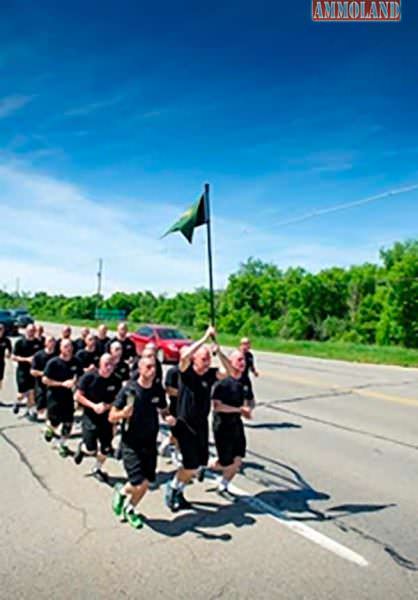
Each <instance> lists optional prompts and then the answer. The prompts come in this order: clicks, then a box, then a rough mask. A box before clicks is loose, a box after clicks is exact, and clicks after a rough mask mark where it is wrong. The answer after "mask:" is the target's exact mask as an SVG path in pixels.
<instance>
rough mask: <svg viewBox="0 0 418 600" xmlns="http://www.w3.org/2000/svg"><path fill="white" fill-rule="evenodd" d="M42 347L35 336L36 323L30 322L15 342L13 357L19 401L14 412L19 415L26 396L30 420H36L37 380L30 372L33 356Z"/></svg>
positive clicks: (27, 414)
mask: <svg viewBox="0 0 418 600" xmlns="http://www.w3.org/2000/svg"><path fill="white" fill-rule="evenodd" d="M40 349H41V342H40V341H39V340H37V339H36V337H35V325H33V324H30V325H28V326H27V327H26V329H25V335H24V336H23V337H21V338H19V339H18V340H17V341H16V342H15V346H14V349H13V355H12V358H13V360H14V361H15V362H17V369H16V382H17V401H16V402H15V404H14V405H13V412H14V413H15V414H16V415H17V413H18V412H19V408H20V402H21V401H22V400H23V399H24V398H25V397H26V399H27V412H26V416H27V417H28V418H29V420H30V421H36V407H35V380H34V378H33V377H32V375H31V374H30V367H31V364H32V358H33V356H34V355H35V354H36V352H38V350H40Z"/></svg>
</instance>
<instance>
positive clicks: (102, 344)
mask: <svg viewBox="0 0 418 600" xmlns="http://www.w3.org/2000/svg"><path fill="white" fill-rule="evenodd" d="M112 342H113V340H111V339H110V337H108V336H106V337H104V338H99V337H97V335H96V350H97V352H98V353H99V354H100V356H101V355H102V354H104V353H105V352H109V347H110V344H111V343H112Z"/></svg>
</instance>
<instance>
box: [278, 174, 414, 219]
mask: <svg viewBox="0 0 418 600" xmlns="http://www.w3.org/2000/svg"><path fill="white" fill-rule="evenodd" d="M415 190H418V184H414V185H410V186H408V187H403V188H397V189H395V190H390V191H388V192H383V193H382V194H377V195H376V196H368V197H367V198H363V199H362V200H356V201H355V202H346V203H345V204H336V205H335V206H330V207H329V208H320V209H317V210H314V211H312V212H310V213H306V214H305V215H301V216H300V217H294V218H293V219H289V220H287V221H281V222H279V223H277V224H276V225H275V226H276V227H284V226H285V225H293V224H294V223H302V222H303V221H308V220H309V219H313V218H314V217H321V216H322V215H327V214H329V213H333V212H337V211H339V210H345V209H347V208H354V207H356V206H361V205H363V204H369V202H375V201H377V200H383V198H388V197H389V196H397V195H399V194H406V193H407V192H413V191H415Z"/></svg>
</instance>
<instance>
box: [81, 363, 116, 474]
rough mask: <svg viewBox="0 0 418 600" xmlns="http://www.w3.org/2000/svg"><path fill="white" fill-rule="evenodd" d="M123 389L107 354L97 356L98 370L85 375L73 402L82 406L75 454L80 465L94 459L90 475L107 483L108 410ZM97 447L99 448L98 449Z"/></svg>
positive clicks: (111, 432) (108, 448) (109, 437)
mask: <svg viewBox="0 0 418 600" xmlns="http://www.w3.org/2000/svg"><path fill="white" fill-rule="evenodd" d="M121 387H122V381H121V380H120V378H119V377H116V375H115V374H114V364H113V361H112V357H111V356H110V354H107V353H105V354H103V355H102V356H101V357H100V361H99V369H98V371H91V372H88V373H85V374H84V375H83V376H82V377H81V378H80V380H79V382H78V384H77V391H76V393H75V399H76V400H77V402H78V403H79V404H80V405H81V406H83V407H84V413H83V418H82V432H83V433H82V441H81V442H80V444H79V445H78V448H77V451H76V453H75V455H74V462H75V463H76V464H77V465H79V464H81V461H82V460H83V458H84V457H85V456H95V457H96V463H95V465H94V467H93V469H92V475H93V476H95V477H96V478H97V479H99V480H100V481H102V482H104V483H107V482H108V479H109V478H108V475H107V473H105V471H103V465H104V463H105V461H106V457H107V456H108V455H109V454H111V450H112V438H113V426H112V425H111V424H110V423H109V419H108V416H109V410H110V407H111V405H112V404H113V402H114V401H115V398H116V396H117V394H118V392H119V390H120V388H121ZM98 444H99V446H100V448H99V449H98Z"/></svg>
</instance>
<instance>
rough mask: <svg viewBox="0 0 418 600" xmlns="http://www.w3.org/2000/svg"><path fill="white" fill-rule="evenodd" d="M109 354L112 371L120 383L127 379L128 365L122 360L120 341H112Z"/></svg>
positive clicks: (128, 376)
mask: <svg viewBox="0 0 418 600" xmlns="http://www.w3.org/2000/svg"><path fill="white" fill-rule="evenodd" d="M110 356H111V357H112V362H113V372H114V374H115V375H116V377H119V379H120V380H121V382H122V384H124V383H125V382H126V381H128V380H129V378H130V375H129V365H128V364H127V363H126V362H125V361H124V360H122V345H121V343H120V342H117V341H113V342H112V343H111V344H110Z"/></svg>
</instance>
